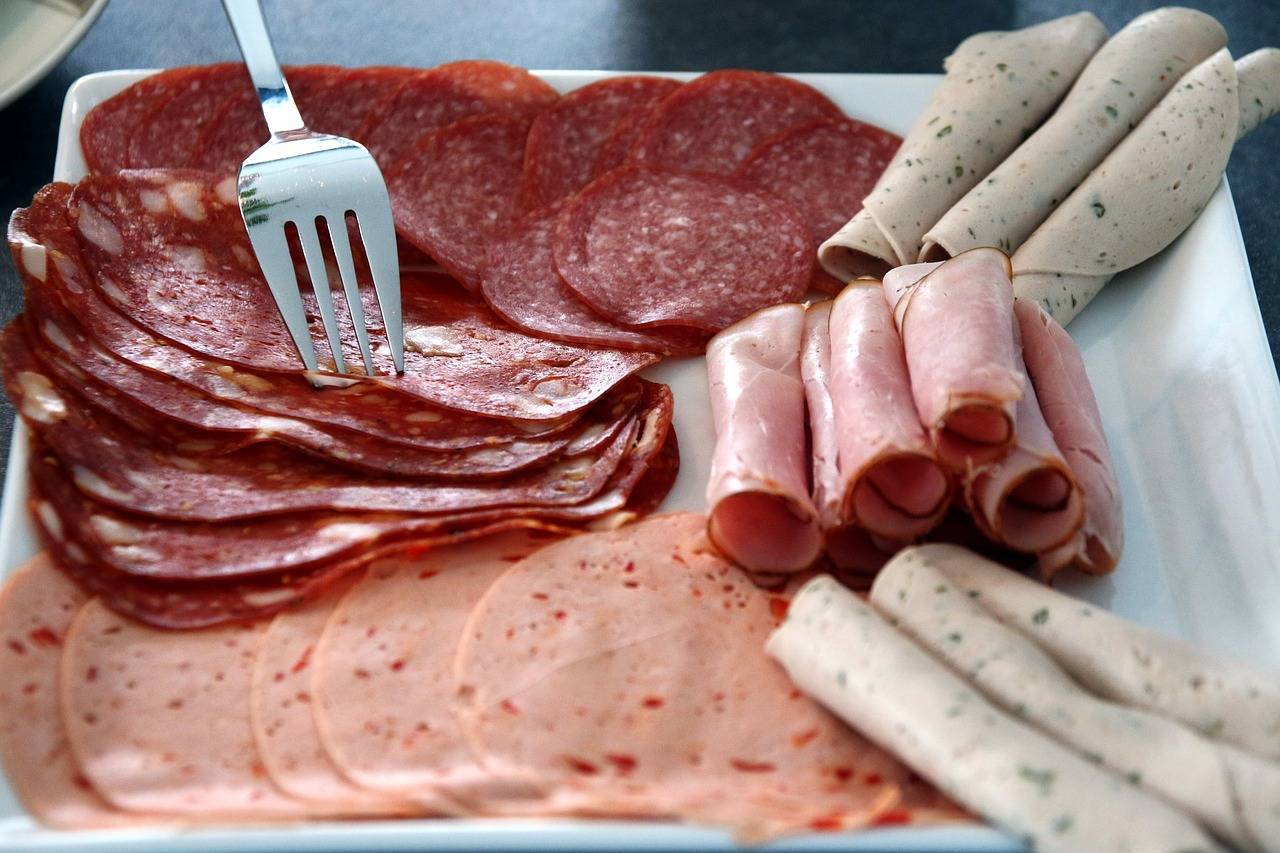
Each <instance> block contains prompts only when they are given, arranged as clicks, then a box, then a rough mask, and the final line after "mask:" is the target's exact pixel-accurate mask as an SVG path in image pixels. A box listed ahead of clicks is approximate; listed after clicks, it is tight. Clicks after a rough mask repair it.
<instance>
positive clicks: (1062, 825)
mask: <svg viewBox="0 0 1280 853" xmlns="http://www.w3.org/2000/svg"><path fill="white" fill-rule="evenodd" d="M1075 822H1076V819H1075V818H1073V817H1072V816H1071V815H1069V814H1064V815H1062V816H1061V817H1060V818H1058V819H1057V820H1055V821H1054V822H1053V834H1054V835H1063V834H1064V833H1066V832H1067V831H1068V830H1069V829H1071V827H1072V825H1074V824H1075Z"/></svg>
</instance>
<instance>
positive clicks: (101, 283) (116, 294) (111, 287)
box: [98, 275, 129, 305]
mask: <svg viewBox="0 0 1280 853" xmlns="http://www.w3.org/2000/svg"><path fill="white" fill-rule="evenodd" d="M98 287H100V288H102V292H103V293H105V294H106V295H107V298H108V299H110V300H111V301H112V302H116V303H119V304H121V305H123V304H124V303H125V302H127V301H129V298H128V297H127V296H125V295H124V291H123V290H121V289H120V285H119V284H116V281H115V279H113V278H112V277H111V276H109V275H100V276H98Z"/></svg>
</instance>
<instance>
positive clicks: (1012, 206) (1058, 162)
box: [920, 7, 1227, 261]
mask: <svg viewBox="0 0 1280 853" xmlns="http://www.w3.org/2000/svg"><path fill="white" fill-rule="evenodd" d="M1226 43H1227V33H1226V31H1225V30H1224V29H1222V25H1221V24H1219V23H1218V22H1217V21H1216V20H1215V19H1214V18H1212V17H1210V16H1209V15H1206V14H1204V13H1203V12H1197V11H1196V10H1195V9H1183V8H1179V7H1166V8H1163V9H1156V10H1155V11H1153V12H1148V13H1147V14H1145V15H1139V16H1138V17H1136V18H1134V19H1133V20H1132V21H1130V22H1129V24H1128V25H1127V26H1126V27H1125V28H1124V29H1122V30H1120V32H1118V33H1116V34H1115V35H1114V36H1112V37H1111V39H1110V40H1108V41H1107V43H1106V44H1104V45H1103V46H1102V48H1101V49H1100V50H1099V51H1098V52H1097V53H1096V54H1094V57H1093V59H1091V60H1089V64H1088V65H1086V66H1085V68H1084V71H1082V72H1080V77H1079V79H1078V80H1076V82H1075V85H1074V86H1073V87H1072V88H1071V92H1070V93H1069V94H1068V95H1067V97H1066V99H1065V100H1064V101H1063V102H1062V104H1061V106H1059V107H1058V109H1057V110H1056V111H1054V113H1053V115H1051V116H1050V117H1049V118H1048V120H1047V121H1045V123H1044V124H1043V125H1042V126H1041V127H1040V129H1039V130H1037V131H1036V132H1035V133H1034V134H1032V136H1031V138H1030V139H1028V140H1027V141H1026V142H1024V143H1022V144H1021V145H1019V146H1018V149H1017V150H1016V151H1014V152H1013V153H1012V154H1010V155H1009V157H1008V158H1007V159H1006V160H1005V161H1004V162H1003V163H1001V164H1000V165H999V166H997V167H996V169H995V170H994V171H993V172H992V173H991V174H990V175H989V176H987V178H986V179H985V180H983V181H982V182H981V183H979V184H978V185H977V186H975V187H974V188H973V189H971V190H969V192H968V193H967V194H966V195H965V196H964V198H962V199H960V200H959V201H958V202H956V204H955V206H954V207H952V208H951V209H950V210H948V211H947V213H946V215H945V216H943V217H942V219H940V220H939V221H938V222H937V223H935V224H934V225H933V227H932V228H930V229H929V232H928V233H927V234H925V236H924V248H923V249H922V250H921V252H920V258H921V260H927V261H938V260H945V259H946V258H949V257H953V256H955V255H958V254H960V253H961V252H964V251H968V250H969V249H974V248H977V247H979V246H995V247H997V248H1000V249H1003V250H1004V251H1006V252H1013V251H1014V250H1015V249H1017V248H1018V247H1019V246H1021V245H1022V243H1023V241H1025V240H1026V239H1027V237H1029V236H1030V235H1031V232H1032V231H1034V230H1035V229H1036V226H1038V225H1039V224H1040V223H1041V222H1044V220H1045V219H1046V218H1047V217H1048V216H1049V215H1050V214H1051V213H1053V210H1054V208H1055V207H1056V206H1057V205H1058V203H1059V202H1061V201H1062V200H1063V199H1065V198H1066V197H1067V196H1068V195H1069V194H1070V193H1071V191H1072V190H1073V189H1075V188H1076V187H1077V186H1078V185H1079V184H1080V182H1081V181H1083V180H1084V179H1085V176H1086V175H1088V174H1089V172H1090V171H1091V170H1092V169H1093V168H1094V167H1095V166H1097V165H1098V164H1099V163H1100V162H1102V158H1103V157H1105V156H1106V155H1107V152H1108V151H1110V150H1111V149H1112V148H1114V147H1115V146H1116V144H1117V143H1118V142H1120V140H1122V139H1123V138H1124V137H1125V135H1126V134H1127V133H1128V132H1129V131H1130V130H1131V129H1132V128H1133V127H1134V126H1135V125H1137V123H1138V122H1139V121H1141V120H1142V117H1143V116H1145V115H1146V114H1147V113H1148V112H1149V111H1150V110H1151V108H1152V107H1154V106H1155V105H1156V103H1157V102H1158V101H1159V100H1160V99H1161V98H1162V97H1164V95H1165V93H1166V92H1168V91H1169V90H1170V89H1171V88H1173V85H1174V84H1175V83H1176V82H1177V81H1178V78H1179V77H1181V76H1182V75H1183V74H1184V73H1185V72H1186V71H1188V70H1189V69H1191V68H1192V67H1193V66H1194V65H1196V64H1197V63H1199V62H1201V61H1202V60H1204V59H1206V58H1208V57H1209V56H1211V55H1212V54H1213V53H1214V52H1215V51H1217V50H1220V49H1221V48H1222V46H1223V45H1225V44H1226Z"/></svg>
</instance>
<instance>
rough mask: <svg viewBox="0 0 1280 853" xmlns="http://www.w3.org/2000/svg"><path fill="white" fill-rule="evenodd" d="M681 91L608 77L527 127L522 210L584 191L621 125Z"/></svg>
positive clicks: (675, 84) (661, 83)
mask: <svg viewBox="0 0 1280 853" xmlns="http://www.w3.org/2000/svg"><path fill="white" fill-rule="evenodd" d="M678 88H680V83H679V81H677V80H672V79H670V78H666V77H646V76H640V75H633V76H621V77H609V78H607V79H605V80H601V81H599V82H596V83H590V84H588V85H586V86H583V87H582V88H580V89H574V90H573V91H572V92H569V93H568V94H567V95H565V96H564V97H562V98H561V99H560V100H559V101H557V102H556V103H555V104H553V105H552V106H550V107H549V108H547V109H546V110H544V111H543V112H542V113H541V114H539V115H538V117H537V118H536V119H534V122H533V124H532V126H530V128H529V139H528V142H527V144H526V147H525V152H524V175H523V178H522V179H521V182H520V203H521V206H522V208H523V209H524V210H536V209H537V208H540V207H545V206H546V205H549V204H551V203H552V202H555V201H558V200H559V199H562V198H566V197H568V196H571V195H573V194H574V193H576V192H577V191H578V190H580V189H582V188H583V187H585V186H586V185H587V184H588V183H589V182H590V181H591V178H592V177H593V168H594V166H595V163H596V160H597V159H598V158H599V156H600V153H601V149H602V146H603V145H604V143H605V140H606V139H608V138H609V135H610V133H611V131H612V130H613V129H614V127H616V126H617V124H618V122H619V121H621V120H622V119H624V118H625V117H626V116H628V115H629V114H631V113H634V112H638V111H641V110H647V109H648V108H649V107H651V106H653V105H654V104H655V103H657V102H658V101H659V100H661V99H662V98H665V97H666V96H667V95H670V94H671V93H672V92H674V91H675V90H676V89H678ZM841 224H842V223H841ZM837 227H839V225H837Z"/></svg>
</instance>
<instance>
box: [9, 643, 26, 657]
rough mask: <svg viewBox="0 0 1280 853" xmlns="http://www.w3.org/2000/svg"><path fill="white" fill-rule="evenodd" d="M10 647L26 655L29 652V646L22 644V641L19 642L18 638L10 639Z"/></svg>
mask: <svg viewBox="0 0 1280 853" xmlns="http://www.w3.org/2000/svg"><path fill="white" fill-rule="evenodd" d="M9 648H11V649H13V650H14V651H15V652H17V653H18V654H20V655H25V654H26V653H27V647H26V646H24V645H22V643H21V642H19V641H18V640H10V641H9Z"/></svg>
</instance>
